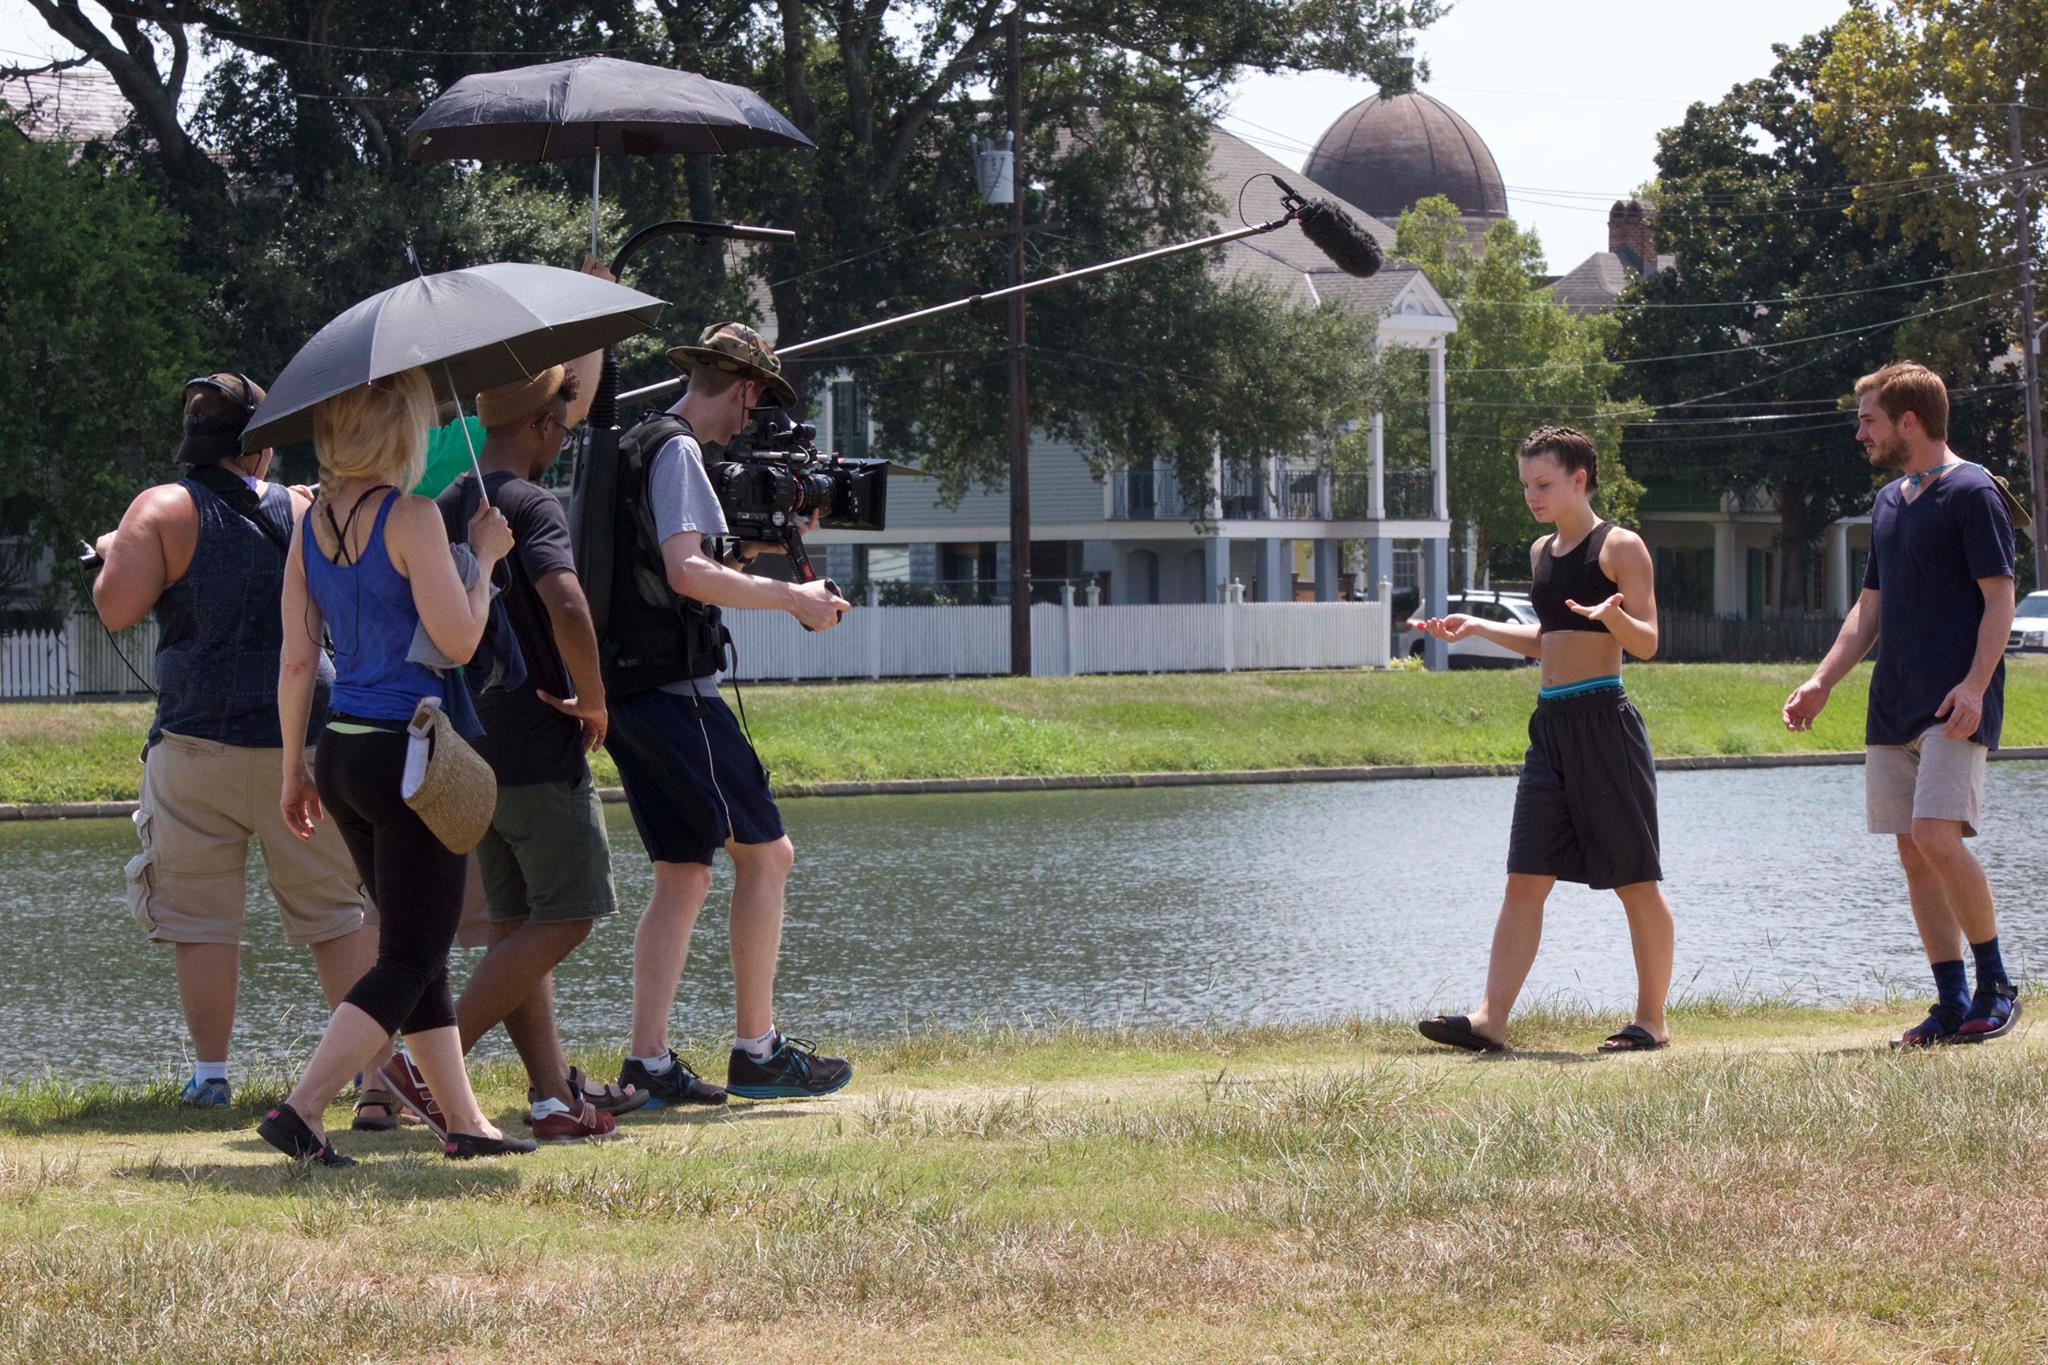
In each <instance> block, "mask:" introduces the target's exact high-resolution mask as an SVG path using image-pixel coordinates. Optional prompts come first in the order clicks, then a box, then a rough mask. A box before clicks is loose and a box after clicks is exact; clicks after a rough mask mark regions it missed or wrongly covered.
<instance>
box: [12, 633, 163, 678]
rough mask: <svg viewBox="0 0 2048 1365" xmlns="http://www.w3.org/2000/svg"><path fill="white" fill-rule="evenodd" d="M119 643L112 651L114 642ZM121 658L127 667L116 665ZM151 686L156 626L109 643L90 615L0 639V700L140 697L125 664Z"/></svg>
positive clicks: (126, 634) (153, 670) (154, 666)
mask: <svg viewBox="0 0 2048 1365" xmlns="http://www.w3.org/2000/svg"><path fill="white" fill-rule="evenodd" d="M116 640H118V642H119V652H118V653H117V652H116V649H115V641H116ZM122 655H126V656H127V659H128V663H123V662H122V661H121V659H122ZM130 664H132V665H133V666H134V668H135V670H136V671H137V672H139V673H141V675H142V677H143V678H146V679H148V680H149V681H150V683H151V684H152V685H153V684H154V683H155V681H156V622H155V621H154V620H153V619H152V620H147V621H144V622H143V623H142V624H141V625H139V626H134V627H131V628H130V629H128V630H124V631H121V632H120V633H119V634H118V635H117V636H115V637H114V639H113V640H110V639H109V638H108V636H107V632H106V631H105V630H104V629H103V628H102V627H101V626H100V623H99V619H98V618H97V617H93V616H73V617H70V618H68V619H66V620H65V622H64V625H63V627H62V628H61V629H58V630H42V631H16V632H12V633H9V634H6V635H0V697H91V696H121V695H126V694H129V693H136V694H141V693H146V692H147V691H148V690H149V689H148V688H147V687H145V686H143V684H142V682H141V681H140V680H138V679H137V678H136V676H135V673H131V672H129V665H130Z"/></svg>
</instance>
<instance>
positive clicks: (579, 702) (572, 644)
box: [533, 569, 606, 749]
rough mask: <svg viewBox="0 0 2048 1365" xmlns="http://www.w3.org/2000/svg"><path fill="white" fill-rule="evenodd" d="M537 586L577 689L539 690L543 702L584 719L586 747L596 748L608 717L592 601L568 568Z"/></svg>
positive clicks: (547, 576)
mask: <svg viewBox="0 0 2048 1365" xmlns="http://www.w3.org/2000/svg"><path fill="white" fill-rule="evenodd" d="M533 586H534V591H536V592H538V593H539V594H540V600H541V605H542V606H544V607H546V608H547V612H548V629H549V630H550V631H552V632H553V634H554V637H555V648H556V649H558V650H560V651H561V653H562V662H563V663H564V664H565V665H567V666H568V669H569V684H570V686H571V687H573V688H575V694H574V695H573V696H568V697H551V696H549V695H548V694H547V693H545V692H539V689H535V690H536V692H537V693H538V695H539V696H540V699H541V700H542V701H544V702H546V703H547V704H548V705H550V706H552V707H554V708H555V709H556V710H557V711H560V712H562V713H563V714H564V715H568V716H574V717H575V718H576V719H577V720H578V721H580V722H582V725H583V747H584V748H585V749H595V748H596V747H597V746H598V745H600V744H602V743H604V734H605V728H606V718H605V698H604V675H603V672H602V670H600V669H599V667H598V659H597V630H596V627H595V626H593V625H592V624H591V620H590V601H589V599H587V598H586V597H584V595H583V585H582V584H581V583H579V582H578V581H577V580H576V575H575V574H574V573H572V572H570V571H569V570H568V569H557V570H555V572H553V573H551V574H546V575H544V576H543V577H542V578H541V580H540V581H539V582H538V583H535V584H534V585H533Z"/></svg>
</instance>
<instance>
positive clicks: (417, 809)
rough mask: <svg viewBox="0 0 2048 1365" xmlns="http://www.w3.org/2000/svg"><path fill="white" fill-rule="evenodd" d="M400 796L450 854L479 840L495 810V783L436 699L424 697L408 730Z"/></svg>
mask: <svg viewBox="0 0 2048 1365" xmlns="http://www.w3.org/2000/svg"><path fill="white" fill-rule="evenodd" d="M406 733H407V734H408V735H410V736H411V737H412V738H411V740H410V741H409V742H408V743H407V745H406V755H405V775H404V777H403V778H401V779H400V781H399V791H398V794H399V795H400V796H401V797H403V798H404V800H405V804H406V805H408V806H410V807H411V808H412V811H413V813H414V814H415V815H417V816H419V817H420V820H421V821H422V822H423V823H424V824H425V825H426V827H427V828H428V829H430V830H432V831H433V832H434V837H435V838H436V839H439V840H440V841H441V843H442V844H443V845H444V846H445V847H446V848H447V850H448V851H449V852H450V853H467V852H469V851H470V850H471V849H473V848H475V847H476V846H477V845H478V844H479V843H481V842H482V841H483V837H484V834H485V833H486V832H487V831H488V830H489V829H490V827H491V816H492V815H493V814H495V813H496V811H497V808H498V779H497V777H496V775H495V774H493V773H492V772H491V765H490V764H488V763H486V762H485V761H484V758H483V755H482V754H479V753H478V752H477V751H476V750H475V749H473V748H471V747H470V745H469V741H468V740H466V739H464V738H463V737H462V736H461V735H458V734H456V733H455V727H454V726H453V725H451V724H449V721H448V716H447V713H446V712H444V711H443V710H442V709H441V699H440V698H439V697H422V698H420V704H419V705H418V706H416V707H414V708H413V713H412V723H411V724H410V725H408V726H407V727H406Z"/></svg>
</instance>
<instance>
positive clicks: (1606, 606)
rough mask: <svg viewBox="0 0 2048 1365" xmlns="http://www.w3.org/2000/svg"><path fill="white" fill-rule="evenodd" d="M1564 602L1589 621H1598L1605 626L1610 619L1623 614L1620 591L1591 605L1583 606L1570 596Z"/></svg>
mask: <svg viewBox="0 0 2048 1365" xmlns="http://www.w3.org/2000/svg"><path fill="white" fill-rule="evenodd" d="M1564 604H1565V605H1566V606H1568V607H1570V608H1571V609H1572V610H1573V611H1575V612H1577V613H1578V614H1579V615H1580V616H1583V617H1585V618H1586V619H1587V620H1588V621H1598V622H1599V623H1600V624H1601V625H1603V626H1604V625H1606V624H1607V622H1608V621H1609V619H1611V618H1612V617H1615V616H1619V615H1620V614H1621V594H1620V593H1616V594H1614V596H1612V597H1610V598H1608V599H1607V600H1606V601H1605V602H1596V603H1594V604H1593V605H1592V606H1590V607H1582V606H1580V605H1579V604H1578V603H1577V602H1574V601H1572V600H1571V599H1570V598H1569V597H1567V598H1566V599H1565V601H1564Z"/></svg>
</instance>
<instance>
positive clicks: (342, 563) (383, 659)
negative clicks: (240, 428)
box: [257, 370, 534, 1166]
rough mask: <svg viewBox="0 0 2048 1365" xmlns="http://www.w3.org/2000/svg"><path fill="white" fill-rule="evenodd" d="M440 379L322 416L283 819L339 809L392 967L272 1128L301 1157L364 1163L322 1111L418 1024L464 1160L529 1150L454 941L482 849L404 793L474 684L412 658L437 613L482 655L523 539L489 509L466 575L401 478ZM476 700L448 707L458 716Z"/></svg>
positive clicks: (445, 631) (375, 970)
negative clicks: (329, 652)
mask: <svg viewBox="0 0 2048 1365" xmlns="http://www.w3.org/2000/svg"><path fill="white" fill-rule="evenodd" d="M433 413H434V404H433V396H432V392H431V390H430V389H429V387H428V385H427V381H426V378H425V376H423V375H422V374H421V373H420V372H419V371H417V370H409V371H406V372H405V373H403V374H399V375H395V376H392V377H390V378H387V379H380V380H377V381H375V382H373V383H370V384H366V385H364V386H362V387H361V388H356V389H351V390H350V391H348V392H347V393H344V394H340V395H338V396H336V397H334V398H330V399H328V400H327V401H326V402H324V403H322V404H321V405H320V406H319V408H318V409H316V410H315V413H314V429H313V446H314V450H315V452H316V453H317V454H318V456H319V458H320V496H319V498H318V499H317V500H316V501H315V502H314V504H313V506H312V507H310V508H308V509H307V510H306V512H305V513H304V514H303V515H302V516H301V517H300V518H299V520H298V525H297V527H296V528H295V533H294V535H293V537H292V548H291V556H290V558H289V560H288V561H287V562H286V565H285V583H284V608H283V610H284V648H283V652H282V655H281V658H280V661H279V667H278V680H277V702H278V711H279V714H280V718H281V719H282V721H283V726H284V735H285V748H284V760H283V761H284V788H283V795H282V798H281V800H280V805H281V806H282V808H283V811H284V820H285V824H286V826H287V827H288V828H290V829H291V831H292V832H293V833H294V834H296V835H298V837H300V838H302V839H305V838H310V837H311V836H312V833H313V827H314V824H315V822H317V821H318V820H319V819H320V818H321V815H322V810H323V804H324V808H325V811H326V813H328V814H331V815H332V816H333V817H334V822H335V824H336V825H338V826H340V828H341V834H342V838H343V839H344V840H345V841H346V842H347V844H348V847H349V853H350V854H351V855H352V856H353V858H354V859H355V864H356V868H357V869H358V871H360V872H361V874H362V878H363V881H364V883H365V884H366V885H367V886H368V887H369V888H370V894H371V896H372V897H373V898H374V899H375V901H376V903H377V907H378V911H379V914H380V916H381V924H382V934H381V939H380V943H379V946H378V952H377V962H376V965H375V966H373V967H372V968H371V969H370V970H369V971H368V972H367V973H365V974H364V975H363V977H362V979H361V980H359V981H357V982H356V984H355V985H354V986H353V987H352V988H351V989H350V990H349V992H348V995H347V997H346V998H345V999H344V1000H343V1002H342V1003H341V1005H340V1006H339V1007H338V1008H337V1009H336V1010H335V1011H334V1017H333V1019H332V1020H331V1021H329V1023H328V1025H327V1031H326V1033H325V1034H323V1035H322V1037H321V1039H320V1046H319V1047H318V1048H317V1049H316V1050H315V1051H314V1053H313V1058H312V1060H311V1061H310V1062H308V1063H307V1064H306V1070H305V1073H304V1074H303V1075H302V1076H300V1077H299V1083H298V1085H297V1086H296V1087H294V1088H293V1090H292V1093H291V1094H290V1096H288V1097H287V1098H286V1100H285V1101H284V1102H283V1103H282V1104H280V1105H278V1106H277V1107H276V1108H275V1109H273V1110H271V1111H270V1113H269V1114H268V1115H267V1116H266V1117H265V1118H264V1120H263V1122H262V1123H261V1124H260V1125H259V1126H258V1128H257V1131H258V1132H259V1133H260V1134H261V1135H262V1137H263V1139H264V1141H266V1142H268V1143H270V1144H271V1145H272V1146H273V1147H276V1148H278V1149H279V1150H280V1151H282V1152H284V1153H285V1154H286V1155H288V1156H291V1157H295V1158H300V1159H310V1160H313V1161H317V1162H319V1163H320V1164H322V1165H326V1166H347V1165H352V1164H353V1162H352V1161H351V1160H350V1158H348V1157H345V1156H342V1155H341V1154H340V1153H338V1152H336V1151H335V1150H334V1146H333V1144H332V1143H330V1142H329V1141H328V1140H327V1134H326V1131H325V1129H324V1127H323V1124H322V1115H323V1114H324V1113H325V1112H326V1110H327V1106H328V1104H330V1103H331V1102H332V1101H333V1099H334V1097H335V1096H336V1095H338V1094H340V1093H341V1088H342V1087H343V1086H344V1085H346V1084H347V1083H348V1081H349V1079H350V1077H351V1076H353V1075H355V1074H356V1073H357V1072H359V1071H362V1070H363V1069H364V1068H365V1067H367V1066H369V1065H370V1064H371V1063H372V1062H374V1061H375V1060H377V1058H378V1056H379V1054H380V1053H382V1052H383V1050H384V1048H385V1046H386V1045H387V1044H388V1043H389V1042H390V1040H391V1037H392V1035H393V1034H394V1033H396V1032H398V1031H399V1030H401V1029H402V1030H403V1031H404V1033H405V1036H406V1041H407V1044H408V1046H409V1047H410V1049H411V1051H412V1055H413V1060H414V1061H415V1062H416V1063H417V1064H418V1066H419V1069H420V1070H421V1071H422V1072H423V1073H425V1076H426V1080H427V1083H428V1085H429V1086H431V1087H432V1090H433V1093H434V1095H435V1096H436V1097H437V1098H438V1100H439V1101H440V1106H441V1114H442V1118H443V1121H444V1122H445V1123H446V1125H447V1132H446V1135H445V1139H444V1149H443V1150H444V1151H445V1153H446V1154H447V1155H448V1156H449V1157H451V1158H457V1159H460V1158H467V1157H476V1156H498V1155H502V1154H504V1153H507V1152H530V1151H533V1150H534V1144H533V1143H532V1142H530V1141H528V1140H526V1139H523V1138H516V1139H515V1138H507V1137H505V1136H504V1134H502V1133H501V1132H499V1131H498V1129H497V1128H495V1127H493V1126H492V1125H491V1124H490V1123H489V1122H488V1121H487V1120H486V1119H485V1118H484V1116H483V1112H482V1110H481V1109H479V1108H478V1106H477V1101H476V1094H475V1092H474V1091H472V1090H471V1089H470V1085H469V1076H468V1074H467V1072H465V1071H464V1069H463V1063H462V1042H461V1038H460V1036H459V1034H458V1032H457V1030H456V1026H455V1005H454V1001H453V999H452V998H451V996H450V994H449V991H448V948H449V945H450V944H451V943H452V942H453V941H454V938H455V927H456V922H457V921H458V920H459V919H460V917H461V913H462V885H463V877H464V874H465V871H466V863H467V859H466V857H465V856H464V855H460V854H455V853H450V852H449V851H448V849H447V848H446V847H445V846H443V845H442V843H441V841H440V840H439V839H437V838H435V837H434V835H433V833H432V832H431V831H430V830H429V829H428V828H427V827H426V825H425V823H423V822H422V821H421V820H420V818H419V816H418V815H416V814H414V813H413V811H412V810H411V808H410V807H408V806H407V805H406V804H405V802H404V800H403V799H402V798H401V797H400V796H399V779H400V775H401V773H402V772H403V769H404V765H405V750H406V735H405V727H406V722H407V721H408V720H409V719H410V718H411V716H412V713H413V709H414V707H415V706H417V705H418V703H419V701H420V699H421V698H423V697H438V698H440V699H441V700H442V701H443V702H444V703H445V702H447V701H449V700H450V698H449V696H448V691H447V689H449V688H451V687H461V686H462V685H463V684H462V683H461V682H460V681H459V680H456V681H452V682H450V681H444V680H443V677H442V675H441V674H439V673H436V672H434V671H433V670H431V669H429V668H426V667H424V666H422V665H420V664H416V663H413V662H410V661H409V660H408V659H407V658H406V654H407V652H408V650H409V649H410V647H411V644H412V639H413V633H414V631H415V630H416V629H417V628H419V627H421V626H424V627H425V628H426V633H427V636H428V638H429V639H431V640H432V641H433V643H434V645H435V646H436V647H437V648H438V649H439V650H440V651H441V652H442V653H443V654H444V655H446V656H447V657H448V658H450V659H456V660H467V659H468V658H469V657H470V656H471V655H472V654H473V653H475V651H476V647H477V644H478V641H479V640H480V639H481V638H482V636H483V632H484V627H485V624H486V622H487V620H488V613H489V607H490V596H489V593H490V578H491V570H492V568H493V567H494V566H495V565H496V564H497V562H498V560H500V559H502V558H504V556H505V554H506V552H507V551H509V550H510V549H511V548H512V532H511V528H510V527H508V526H507V525H506V524H505V519H504V517H503V516H501V515H499V513H498V512H497V510H496V509H495V508H492V507H489V506H482V507H479V508H478V510H477V514H476V516H475V517H474V518H473V519H472V520H471V522H470V524H469V545H470V548H471V550H472V551H474V553H475V554H476V557H477V559H478V561H479V567H480V569H481V572H479V573H478V574H477V576H476V580H475V582H474V583H473V585H472V586H470V587H468V588H464V587H463V585H462V580H461V577H460V576H459V574H458V573H457V571H456V567H455V561H454V559H453V558H452V556H451V555H450V553H449V548H448V533H447V532H446V531H445V530H444V529H443V528H442V523H441V514H440V511H439V509H437V508H436V507H435V506H434V504H433V502H431V501H430V500H428V499H426V498H422V497H415V496H411V495H408V494H406V493H403V492H401V491H400V490H402V489H406V488H411V487H412V486H413V485H415V484H416V483H418V482H419V478H420V469H421V466H422V464H423V463H424V461H425V459H426V441H427V426H428V424H429V423H430V422H431V421H432V420H433ZM323 631H324V632H325V633H326V635H327V636H328V637H329V639H330V640H331V641H332V644H333V649H334V670H335V681H334V690H333V694H332V698H331V702H330V706H331V710H330V715H329V719H328V724H327V729H326V731H325V733H323V734H322V735H321V737H320V745H319V750H318V759H319V761H318V763H317V765H316V766H317V769H318V772H319V780H318V783H317V786H316V784H315V781H314V777H313V773H312V771H310V770H309V769H308V766H307V763H306V754H305V745H304V743H303V740H302V738H301V737H302V736H303V735H304V734H305V729H306V725H305V721H306V711H307V708H308V707H309V706H310V705H311V703H312V693H313V677H314V672H315V669H316V667H317V666H318V661H319V654H320V639H321V635H322V633H323ZM466 709H467V708H450V715H451V718H453V717H455V716H459V715H461V714H462V713H463V711H464V710H466Z"/></svg>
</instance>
